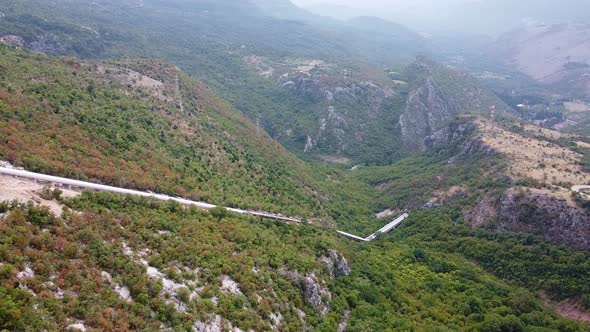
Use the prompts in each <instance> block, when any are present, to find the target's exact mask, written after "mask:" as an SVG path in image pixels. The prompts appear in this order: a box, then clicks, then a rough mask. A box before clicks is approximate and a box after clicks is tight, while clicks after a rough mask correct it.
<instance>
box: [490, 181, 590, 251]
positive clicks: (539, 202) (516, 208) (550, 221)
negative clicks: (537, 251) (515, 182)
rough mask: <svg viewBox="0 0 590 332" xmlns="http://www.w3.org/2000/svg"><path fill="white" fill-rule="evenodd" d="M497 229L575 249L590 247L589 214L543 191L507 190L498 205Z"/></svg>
mask: <svg viewBox="0 0 590 332" xmlns="http://www.w3.org/2000/svg"><path fill="white" fill-rule="evenodd" d="M498 227H499V228H500V229H505V230H510V231H514V232H522V233H531V234H539V235H541V236H543V237H544V238H545V240H547V241H549V242H552V243H556V244H562V245H565V246H568V247H570V248H573V249H582V250H585V249H589V248H590V212H588V211H587V210H584V209H582V208H578V207H575V206H572V205H570V204H568V202H566V201H565V200H564V199H561V198H559V197H556V196H553V195H550V194H545V193H542V192H537V191H531V192H525V191H523V190H518V189H514V188H513V189H509V190H507V191H506V192H505V193H504V194H503V195H502V197H501V198H500V202H499V207H498Z"/></svg>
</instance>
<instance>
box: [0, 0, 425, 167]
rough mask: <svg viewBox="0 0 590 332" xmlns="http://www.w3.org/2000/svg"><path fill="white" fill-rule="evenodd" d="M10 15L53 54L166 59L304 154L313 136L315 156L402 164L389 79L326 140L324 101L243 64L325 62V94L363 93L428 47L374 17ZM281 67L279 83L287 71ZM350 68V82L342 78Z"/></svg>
mask: <svg viewBox="0 0 590 332" xmlns="http://www.w3.org/2000/svg"><path fill="white" fill-rule="evenodd" d="M3 13H5V14H6V18H5V19H3V24H2V25H0V35H7V34H15V35H19V36H22V37H23V39H24V40H25V43H26V45H27V46H29V47H31V48H33V49H36V50H39V51H43V52H46V53H48V54H58V55H69V56H73V55H75V56H78V57H82V58H93V59H96V58H127V57H131V58H158V59H164V60H166V61H169V62H170V63H173V64H174V65H176V66H178V67H180V68H182V69H183V70H184V71H185V72H187V73H188V74H190V75H192V76H194V77H196V78H198V79H199V80H201V81H203V82H204V83H206V84H207V86H208V87H210V88H212V89H213V90H214V91H215V92H216V93H217V94H219V95H220V96H222V97H223V98H224V100H227V101H228V102H230V103H231V104H232V105H233V106H234V107H235V108H236V109H238V110H240V112H242V113H243V114H245V115H246V116H247V117H248V118H250V119H251V120H252V121H254V122H259V123H260V125H261V126H262V127H263V128H264V129H265V130H266V131H267V132H268V133H269V134H270V135H271V136H272V137H273V138H275V139H277V140H278V141H280V142H281V143H282V144H283V145H284V146H285V147H287V148H288V149H289V150H290V151H292V152H295V153H297V154H302V155H303V151H304V147H305V145H306V142H307V136H308V135H310V136H312V137H313V138H314V139H318V147H317V149H315V150H314V151H312V152H310V153H308V154H307V155H306V156H307V157H308V158H309V157H314V158H319V157H321V156H324V155H329V156H332V155H337V156H340V157H346V158H350V159H351V160H352V161H353V162H355V163H366V164H378V165H385V164H387V163H389V162H391V161H394V160H399V153H397V151H398V150H399V149H398V147H399V142H398V139H399V138H398V137H399V134H398V131H399V128H396V124H397V117H398V116H399V114H398V113H399V111H400V110H401V109H402V106H401V104H402V103H403V100H404V97H405V95H404V94H403V91H397V90H398V88H392V84H391V80H385V81H389V83H388V84H386V85H385V86H383V89H384V91H388V93H389V94H391V95H392V96H390V97H388V98H384V100H383V101H380V100H379V99H383V97H382V96H381V97H378V98H375V97H371V98H367V97H366V96H353V97H346V98H347V100H346V101H341V102H338V101H337V102H336V104H335V105H334V106H335V108H336V111H337V112H339V114H343V115H344V116H345V118H346V119H347V122H348V124H349V126H348V127H347V128H345V129H344V133H343V134H337V135H332V134H328V133H326V134H325V135H323V136H321V135H318V131H319V128H320V126H321V119H322V118H325V117H326V115H325V113H326V112H327V110H328V106H329V105H328V103H327V102H326V101H325V100H322V101H321V102H320V101H318V100H316V99H314V98H310V96H308V95H305V94H297V93H293V92H292V91H289V90H287V89H284V88H281V86H280V85H277V80H276V79H275V77H273V79H272V80H269V79H266V78H264V77H262V76H261V75H259V73H257V72H256V71H255V70H253V69H252V68H251V66H249V65H248V64H247V63H246V62H245V61H244V60H243V57H245V56H251V55H257V56H262V57H266V58H269V59H271V60H272V62H273V63H274V62H282V61H285V60H286V59H287V60H288V59H308V60H311V59H322V60H324V61H326V62H327V63H329V64H330V65H331V66H334V68H335V69H337V70H335V71H334V72H333V73H332V74H330V75H323V74H322V75H321V77H320V78H321V80H322V82H324V84H325V85H327V88H330V89H331V90H332V91H334V89H335V88H336V87H340V88H351V87H354V90H355V91H356V92H358V89H359V84H360V83H362V82H365V83H366V82H381V81H382V78H383V76H385V74H384V70H383V68H392V70H394V69H395V70H397V69H396V68H401V67H403V66H404V65H405V64H407V63H409V62H411V61H412V60H413V56H414V53H415V52H417V51H418V50H422V49H423V46H422V39H421V37H419V36H418V35H417V34H416V33H413V32H411V31H408V30H407V29H405V28H403V27H400V26H398V25H395V24H390V23H387V22H381V21H379V20H370V19H359V20H356V21H353V22H350V23H348V24H344V23H342V22H340V23H339V22H338V21H330V20H326V18H319V17H311V18H309V17H307V18H303V19H304V21H294V20H284V19H279V18H276V17H272V16H269V15H268V13H264V12H263V11H262V10H260V9H259V8H257V7H256V5H254V4H253V3H251V2H249V1H229V0H222V1H219V0H218V1H209V0H207V1H203V0H199V1H195V2H190V3H187V2H185V1H154V2H152V3H150V4H149V5H145V6H143V7H142V8H137V6H136V3H135V2H134V1H103V2H102V3H101V4H100V5H90V4H88V3H85V2H82V1H80V0H66V1H59V2H57V3H47V2H46V1H40V0H26V1H11V2H9V3H7V4H6V7H5V8H3ZM236 13H247V15H245V14H244V15H236ZM300 19H301V18H300ZM5 22H6V24H4V23H5ZM377 31H378V33H376V32H377ZM376 44H378V45H380V47H378V48H375V47H374V45H376ZM290 69H291V70H290V71H291V72H293V71H294V70H295V68H290ZM276 70H277V72H276V74H277V75H276V76H277V77H278V76H280V75H282V74H284V73H285V72H289V71H283V72H280V73H279V68H276ZM344 71H346V72H349V73H352V76H351V77H347V78H345V79H343V78H342V73H343V72H344ZM355 85H356V87H355ZM318 88H320V87H318ZM321 88H322V89H317V90H316V91H312V93H313V94H316V95H317V94H323V93H324V91H323V88H326V87H325V86H324V87H321ZM314 89H315V88H314ZM368 128H371V129H368ZM318 136H321V138H320V137H318ZM358 137H361V138H360V139H359V138H358Z"/></svg>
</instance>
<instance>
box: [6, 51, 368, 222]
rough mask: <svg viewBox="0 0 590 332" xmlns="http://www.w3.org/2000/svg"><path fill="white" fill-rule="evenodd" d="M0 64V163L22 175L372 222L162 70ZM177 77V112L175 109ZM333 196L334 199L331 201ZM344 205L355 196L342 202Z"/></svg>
mask: <svg viewBox="0 0 590 332" xmlns="http://www.w3.org/2000/svg"><path fill="white" fill-rule="evenodd" d="M0 55H1V57H0V66H1V67H2V68H10V70H4V71H2V72H1V73H0V77H1V83H0V117H1V118H2V120H3V121H2V122H1V123H0V141H1V142H2V143H3V144H1V145H0V159H2V160H8V161H9V162H11V163H13V164H15V165H17V166H23V167H25V168H26V169H28V170H30V171H38V172H44V173H49V174H53V175H61V176H65V177H70V178H76V179H82V180H90V181H95V182H101V183H105V184H111V185H116V186H121V187H132V188H137V189H142V190H152V191H155V192H160V193H165V194H170V195H180V196H183V197H186V198H192V199H195V200H203V201H208V202H211V203H215V204H221V205H225V206H233V207H240V208H250V209H260V210H265V211H269V212H280V213H283V214H288V215H291V216H298V215H299V216H304V217H310V218H311V217H315V218H318V217H324V218H326V217H328V220H325V221H326V222H329V221H331V220H330V218H329V216H330V215H332V214H333V217H334V219H332V220H338V219H340V218H337V217H339V215H337V211H338V210H341V209H344V211H345V212H342V211H341V212H340V213H346V214H345V216H346V217H344V218H343V219H346V218H348V219H349V220H350V221H352V220H354V219H357V218H360V219H366V218H367V216H370V211H369V210H368V207H366V205H363V203H366V199H364V198H362V193H359V192H360V191H359V188H358V186H357V187H353V185H348V187H347V188H348V189H345V190H343V191H339V188H341V187H342V186H340V184H339V183H340V180H339V178H341V177H342V176H341V175H340V174H341V173H342V172H340V171H338V170H331V169H329V168H326V167H323V166H314V165H311V164H306V163H303V162H301V161H300V160H298V159H296V158H295V157H293V156H292V155H290V154H289V153H288V152H287V151H285V150H284V149H283V148H282V147H281V146H280V145H279V144H278V143H276V142H275V141H273V140H272V139H270V138H269V137H268V136H267V135H266V134H265V133H264V132H262V131H257V129H256V127H255V126H254V125H253V124H252V123H251V122H250V121H248V120H247V119H245V118H244V117H243V116H241V115H240V114H239V113H238V112H236V111H235V110H233V109H232V108H231V107H229V106H227V105H226V104H225V103H223V102H221V101H220V100H219V99H218V98H217V97H215V96H214V95H212V94H211V93H210V92H209V91H207V89H205V88H204V87H203V86H202V85H200V84H199V83H197V82H194V81H193V80H191V79H190V78H188V77H186V76H184V75H183V74H182V73H180V72H178V71H176V70H175V69H174V68H172V67H170V66H168V65H166V64H162V63H160V62H157V61H147V60H146V61H126V62H109V63H102V62H97V63H93V62H91V63H88V62H79V61H76V60H73V59H66V58H60V59H56V58H49V57H46V56H44V55H40V54H31V53H27V52H21V51H13V50H8V49H6V48H0ZM101 68H102V69H101ZM105 68H106V69H105ZM129 69H135V70H137V71H138V72H142V73H144V74H146V75H149V76H150V77H153V78H156V79H159V80H161V81H162V82H163V83H160V84H162V86H161V87H160V88H158V90H150V89H149V88H138V87H135V86H134V85H133V84H136V82H137V81H139V80H140V79H139V78H138V76H137V77H136V76H130V75H131V74H129V72H128V71H127V70H129ZM109 72H110V74H109ZM137 75H139V74H137ZM176 75H178V76H179V77H180V78H181V79H180V87H181V96H182V98H183V103H184V108H183V109H180V108H179V106H178V104H177V100H175V99H176V98H175V93H174V90H175V77H176ZM129 77H131V78H129ZM134 81H135V82H134ZM332 193H333V195H334V196H338V197H339V198H337V199H332V198H333V196H332ZM351 196H352V197H355V196H358V197H357V198H356V199H353V200H348V199H349V198H351ZM347 201H356V202H358V204H354V205H352V206H351V205H349V204H344V203H343V202H347Z"/></svg>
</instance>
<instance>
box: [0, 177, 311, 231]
mask: <svg viewBox="0 0 590 332" xmlns="http://www.w3.org/2000/svg"><path fill="white" fill-rule="evenodd" d="M0 174H4V175H10V176H15V177H19V178H26V179H31V180H35V181H41V182H48V183H53V184H59V185H64V186H72V187H76V188H81V189H92V190H96V191H105V192H111V193H117V194H124V195H134V196H142V197H151V198H155V199H157V200H161V201H175V202H178V203H180V204H183V205H192V206H196V207H198V208H200V209H206V210H209V209H213V208H215V207H218V206H217V205H213V204H209V203H204V202H197V201H191V200H188V199H184V198H180V197H170V196H167V195H160V194H154V193H151V192H144V191H138V190H131V189H125V188H118V187H112V186H106V185H102V184H96V183H92V182H85V181H78V180H72V179H67V178H61V177H57V176H51V175H46V174H40V173H33V172H28V171H24V170H19V169H13V168H8V167H0ZM223 208H225V209H226V210H228V211H231V212H235V213H239V214H247V215H252V216H256V217H262V218H267V219H273V220H280V221H285V222H293V223H301V222H302V221H301V220H299V219H295V218H289V217H285V216H283V215H280V214H273V213H267V212H260V211H249V210H242V209H234V208H228V207H223Z"/></svg>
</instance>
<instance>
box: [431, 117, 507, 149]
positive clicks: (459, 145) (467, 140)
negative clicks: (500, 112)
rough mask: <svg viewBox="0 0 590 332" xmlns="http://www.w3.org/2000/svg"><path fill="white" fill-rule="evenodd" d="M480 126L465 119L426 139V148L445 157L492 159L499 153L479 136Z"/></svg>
mask: <svg viewBox="0 0 590 332" xmlns="http://www.w3.org/2000/svg"><path fill="white" fill-rule="evenodd" d="M478 132H479V125H478V123H476V122H475V121H472V119H469V118H465V119H461V120H459V121H455V122H453V123H451V124H449V125H448V126H447V127H445V128H443V129H441V130H439V131H437V132H435V133H434V134H432V135H430V136H428V137H426V138H425V139H424V146H425V147H426V148H428V149H430V150H432V151H435V152H436V153H438V154H440V155H444V156H451V157H452V158H458V157H469V156H471V157H473V156H483V157H491V156H493V155H495V154H496V153H497V152H496V151H495V150H494V148H492V147H491V146H489V145H487V144H486V143H485V142H483V140H482V139H481V137H480V136H478Z"/></svg>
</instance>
